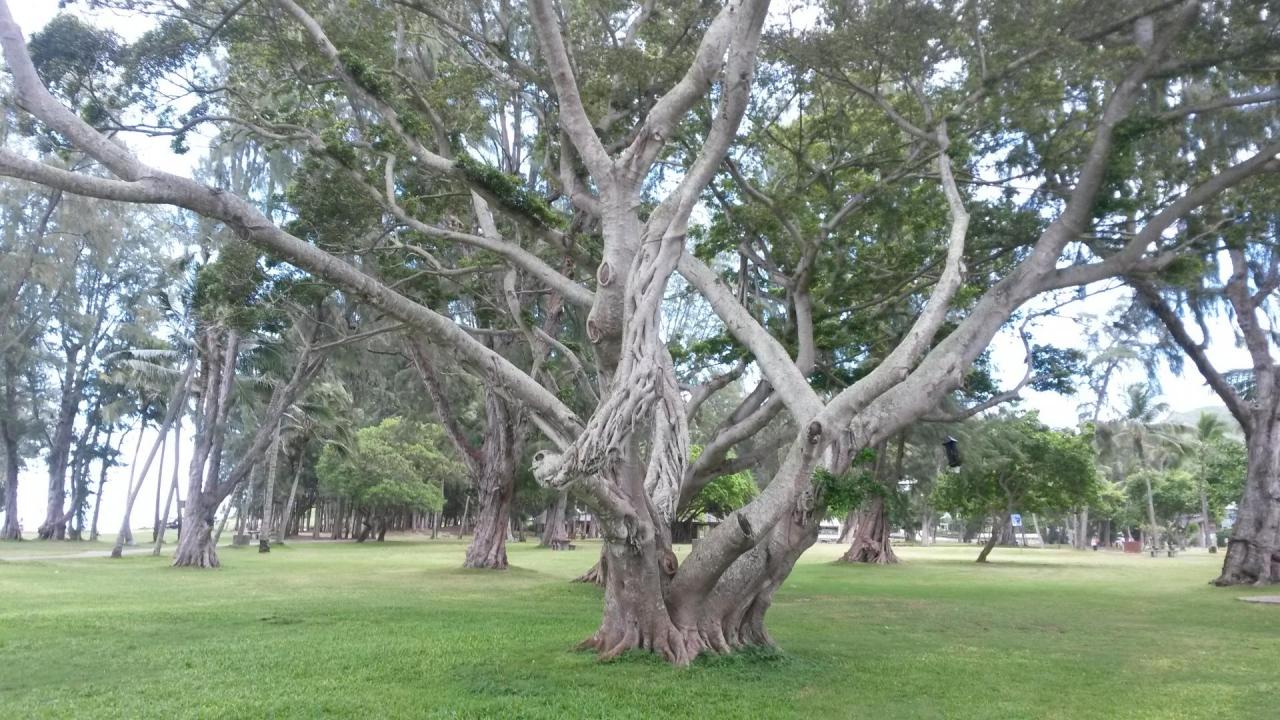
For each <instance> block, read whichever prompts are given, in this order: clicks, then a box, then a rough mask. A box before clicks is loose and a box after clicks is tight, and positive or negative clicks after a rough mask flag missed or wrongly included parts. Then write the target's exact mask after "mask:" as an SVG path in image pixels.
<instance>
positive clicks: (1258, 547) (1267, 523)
mask: <svg viewBox="0 0 1280 720" xmlns="http://www.w3.org/2000/svg"><path fill="white" fill-rule="evenodd" d="M1248 453H1249V469H1248V474H1247V475H1246V476H1245V485H1244V494H1243V496H1242V497H1241V499H1240V512H1239V514H1238V516H1237V517H1236V524H1235V528H1234V529H1233V530H1232V532H1231V539H1230V540H1228V541H1227V556H1226V558H1225V559H1224V560H1223V564H1222V574H1221V575H1219V576H1218V578H1217V579H1216V580H1214V581H1213V582H1214V584H1215V585H1252V584H1256V585H1264V584H1267V583H1273V582H1280V418H1277V416H1276V412H1275V411H1274V410H1272V411H1270V412H1267V411H1266V410H1264V411H1261V412H1257V413H1255V421H1254V428H1253V432H1252V433H1251V434H1250V436H1249V441H1248Z"/></svg>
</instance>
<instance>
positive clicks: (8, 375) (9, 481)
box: [0, 357, 22, 540]
mask: <svg viewBox="0 0 1280 720" xmlns="http://www.w3.org/2000/svg"><path fill="white" fill-rule="evenodd" d="M4 372H5V377H4V381H5V383H4V402H5V407H6V408H12V407H17V404H18V386H17V383H16V380H17V376H18V370H17V368H16V367H15V366H14V362H13V359H12V358H9V357H6V358H5V360H4ZM0 443H4V527H0V540H21V539H22V531H21V530H20V529H19V526H18V470H19V469H20V468H21V467H22V458H21V457H19V455H18V428H17V423H16V422H15V421H14V419H13V418H12V417H10V414H9V413H8V412H0Z"/></svg>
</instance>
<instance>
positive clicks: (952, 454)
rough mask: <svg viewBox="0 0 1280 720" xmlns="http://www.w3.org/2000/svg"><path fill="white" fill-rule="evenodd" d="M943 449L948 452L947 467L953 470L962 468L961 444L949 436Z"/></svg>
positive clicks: (943, 444) (944, 441) (943, 443)
mask: <svg viewBox="0 0 1280 720" xmlns="http://www.w3.org/2000/svg"><path fill="white" fill-rule="evenodd" d="M942 447H943V448H944V449H945V450H946V451H947V465H948V466H950V467H953V468H958V467H960V464H961V460H960V442H959V441H958V440H956V439H955V438H953V437H951V436H950V435H948V436H947V439H946V440H943V441H942Z"/></svg>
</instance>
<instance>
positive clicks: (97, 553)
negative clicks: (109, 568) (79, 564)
mask: <svg viewBox="0 0 1280 720" xmlns="http://www.w3.org/2000/svg"><path fill="white" fill-rule="evenodd" d="M149 552H151V548H150V547H127V548H125V549H124V554H125V555H144V554H146V553H149ZM104 557H111V551H110V550H85V551H84V552H78V553H63V554H58V555H49V554H46V555H0V562H23V561H27V562H29V561H33V560H79V559H81V558H104Z"/></svg>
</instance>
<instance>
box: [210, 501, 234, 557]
mask: <svg viewBox="0 0 1280 720" xmlns="http://www.w3.org/2000/svg"><path fill="white" fill-rule="evenodd" d="M232 505H235V503H233V502H231V500H230V499H228V500H227V502H226V504H225V506H224V507H223V508H222V519H221V520H219V521H218V529H217V531H215V532H214V533H213V545H214V547H217V545H218V541H220V540H221V539H222V531H223V530H225V529H227V518H229V517H231V506H232Z"/></svg>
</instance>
